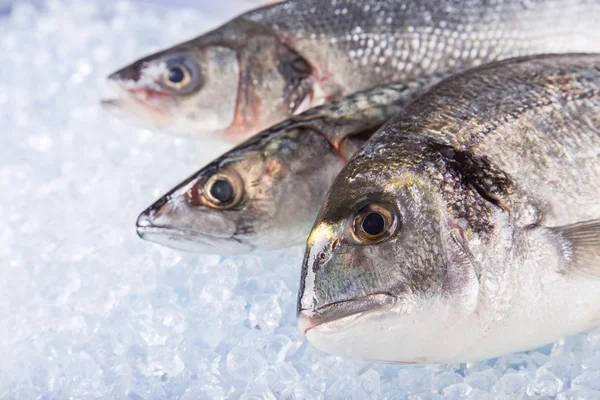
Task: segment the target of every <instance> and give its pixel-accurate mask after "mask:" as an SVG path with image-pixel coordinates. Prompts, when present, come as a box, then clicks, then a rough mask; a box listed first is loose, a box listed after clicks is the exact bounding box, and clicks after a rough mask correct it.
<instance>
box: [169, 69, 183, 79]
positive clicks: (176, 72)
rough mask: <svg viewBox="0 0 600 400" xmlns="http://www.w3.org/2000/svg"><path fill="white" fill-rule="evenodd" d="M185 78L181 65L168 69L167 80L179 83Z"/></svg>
mask: <svg viewBox="0 0 600 400" xmlns="http://www.w3.org/2000/svg"><path fill="white" fill-rule="evenodd" d="M183 78H185V73H184V72H183V69H181V67H172V68H171V69H170V70H169V80H170V81H171V82H173V83H181V82H182V81H183Z"/></svg>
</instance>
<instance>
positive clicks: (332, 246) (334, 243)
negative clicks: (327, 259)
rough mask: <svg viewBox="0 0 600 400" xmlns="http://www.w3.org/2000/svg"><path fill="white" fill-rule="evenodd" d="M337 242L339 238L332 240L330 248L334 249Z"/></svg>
mask: <svg viewBox="0 0 600 400" xmlns="http://www.w3.org/2000/svg"><path fill="white" fill-rule="evenodd" d="M339 242H340V240H339V239H335V240H334V241H333V243H332V244H331V250H335V249H336V247H337V246H338V243H339Z"/></svg>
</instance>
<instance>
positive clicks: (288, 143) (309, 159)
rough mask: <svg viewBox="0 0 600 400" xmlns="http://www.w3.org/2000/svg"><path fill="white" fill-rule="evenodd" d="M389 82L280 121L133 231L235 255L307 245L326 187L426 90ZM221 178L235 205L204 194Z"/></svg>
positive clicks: (175, 192)
mask: <svg viewBox="0 0 600 400" xmlns="http://www.w3.org/2000/svg"><path fill="white" fill-rule="evenodd" d="M428 84H429V81H428V80H425V81H415V82H411V83H410V84H402V83H392V84H389V85H384V86H381V87H376V88H373V89H370V90H368V91H365V92H359V93H355V94H353V95H350V96H347V97H345V98H343V99H341V100H339V101H337V102H332V103H328V104H326V105H323V106H320V107H316V108H313V109H311V110H308V111H306V112H304V113H303V114H300V115H298V116H295V117H293V118H291V119H289V120H286V121H284V122H282V123H280V124H278V125H275V126H274V127H272V128H270V129H268V130H266V131H265V132H262V133H260V134H258V135H256V136H255V137H253V138H251V139H249V140H247V141H246V142H245V143H243V144H241V145H239V146H238V147H236V148H235V149H233V150H231V151H229V152H227V153H225V154H224V155H222V156H221V157H219V158H217V159H216V160H215V161H213V162H211V163H210V164H209V165H207V166H205V167H204V168H202V169H201V170H200V171H198V172H196V173H195V174H194V175H193V176H192V177H190V178H189V179H187V180H186V181H184V182H183V183H181V184H180V185H178V186H177V187H175V188H174V189H172V190H171V191H170V192H169V193H167V194H166V195H165V196H163V197H162V198H161V199H159V200H158V201H157V202H156V203H155V204H153V205H152V206H150V207H149V208H148V209H147V210H146V211H144V212H143V213H142V214H141V215H140V217H139V219H138V222H137V230H138V234H139V235H140V236H141V237H142V238H143V239H146V240H150V241H154V242H157V243H160V244H164V245H167V246H170V247H175V248H179V249H183V250H189V251H196V252H204V253H219V254H235V253H246V252H249V251H254V250H269V249H275V248H280V247H286V246H289V245H292V244H299V243H302V242H304V241H305V240H306V237H307V236H308V233H309V231H310V228H311V226H312V223H313V221H314V218H315V216H316V215H317V213H318V211H319V209H320V207H321V204H322V203H323V199H324V197H325V194H326V193H327V189H328V188H329V186H330V185H331V183H332V182H333V179H334V178H335V176H336V175H337V173H338V172H339V171H340V170H341V168H342V167H343V166H344V165H345V163H346V161H347V160H348V159H349V158H350V157H351V156H352V155H353V154H354V153H355V152H356V151H357V150H358V149H359V148H360V147H362V145H363V144H364V143H365V141H366V140H367V138H368V137H370V135H372V134H373V133H374V132H375V131H376V130H377V129H378V128H379V127H380V126H381V125H383V123H384V122H386V121H387V120H388V119H389V118H391V117H392V116H393V115H395V114H396V113H397V112H398V111H400V110H401V109H402V107H403V106H404V105H405V104H407V103H408V102H410V101H412V100H413V99H414V98H415V97H416V96H418V94H420V93H422V92H423V91H425V90H426V88H427V87H428ZM219 176H220V177H223V178H224V179H227V180H228V181H229V182H230V183H231V185H232V188H233V190H234V191H235V192H239V196H238V200H239V203H236V204H234V205H233V204H232V205H231V206H230V207H225V208H224V207H219V206H215V204H214V202H212V201H211V197H210V195H209V194H208V192H209V191H210V190H211V187H212V186H211V185H213V184H214V183H213V182H214V180H215V177H219Z"/></svg>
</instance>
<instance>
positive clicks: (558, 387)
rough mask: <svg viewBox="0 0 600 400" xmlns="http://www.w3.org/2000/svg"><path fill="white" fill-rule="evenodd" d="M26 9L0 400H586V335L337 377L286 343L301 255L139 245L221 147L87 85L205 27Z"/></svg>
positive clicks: (7, 78)
mask: <svg viewBox="0 0 600 400" xmlns="http://www.w3.org/2000/svg"><path fill="white" fill-rule="evenodd" d="M37 3H40V2H39V1H38V2H37ZM42 3H43V7H36V6H34V5H33V4H32V3H28V2H22V3H19V4H17V5H15V6H13V9H12V12H11V13H10V14H8V15H5V16H0V65H1V66H2V68H1V70H2V74H0V121H1V122H2V131H3V133H2V136H1V137H2V146H0V157H1V158H0V159H1V161H0V189H1V191H2V195H1V196H0V260H1V261H2V263H1V266H0V268H1V273H2V280H0V293H2V297H1V301H0V354H1V355H2V360H1V362H0V398H3V399H4V398H27V399H29V398H44V399H50V398H78V399H95V398H106V399H117V398H123V399H135V400H138V399H151V398H152V399H154V398H161V399H162V398H179V399H205V398H206V399H219V398H229V399H237V398H243V399H274V398H282V399H317V398H344V399H366V398H387V399H405V398H409V399H414V400H416V399H441V398H448V399H459V398H469V399H492V398H506V399H513V398H536V399H545V398H557V399H560V400H567V399H598V398H600V383H599V382H600V332H598V331H596V332H593V333H591V334H588V335H586V334H580V335H575V336H572V337H569V338H566V339H563V340H560V341H558V342H557V343H555V344H553V345H549V346H546V347H544V348H541V349H538V350H537V351H532V352H529V353H519V354H513V355H509V356H506V357H503V358H500V359H495V360H489V361H486V362H481V363H476V364H462V365H444V366H431V367H394V366H383V365H373V364H368V363H360V362H351V361H346V360H343V359H340V358H337V357H333V356H328V355H326V354H323V353H321V352H319V351H317V350H315V349H314V348H312V347H311V346H309V345H308V344H307V342H306V341H305V340H304V338H303V336H302V334H301V333H300V332H299V330H298V329H297V327H296V321H295V306H296V291H297V287H298V282H299V270H298V267H299V263H300V261H301V257H302V251H303V250H302V248H294V249H290V250H285V251H278V252H269V253H263V254H259V255H248V256H240V257H234V258H222V257H218V256H206V255H205V256H198V255H190V254H182V253H179V252H176V251H172V250H169V249H166V248H161V247H158V246H154V245H151V244H149V243H145V242H143V241H141V240H139V239H138V238H137V237H136V234H135V230H134V223H135V219H136V217H137V214H138V213H139V212H140V211H141V210H143V209H144V208H145V207H146V206H147V205H149V204H150V203H151V202H152V201H153V200H154V199H156V198H157V197H158V196H159V195H161V194H162V193H163V192H165V191H166V190H167V189H169V188H170V187H172V186H173V185H174V184H176V183H178V182H179V181H180V180H182V178H184V177H186V176H187V175H189V174H190V173H191V172H193V171H195V170H196V169H198V168H199V167H201V166H202V165H203V164H204V163H206V162H207V161H209V160H210V159H211V158H212V157H214V156H215V155H217V154H219V153H220V152H222V151H223V150H224V145H221V144H218V143H216V142H213V143H207V142H206V141H203V142H197V141H194V140H191V139H183V138H177V139H175V138H172V137H169V136H165V135H160V134H156V133H152V132H150V131H147V130H143V129H138V128H134V127H131V126H129V125H126V124H124V123H122V122H120V121H117V120H115V119H113V118H110V117H108V116H107V115H105V114H104V113H103V111H102V110H101V108H100V107H99V105H98V101H99V99H100V98H101V97H103V96H104V95H105V94H106V92H104V90H105V77H106V75H107V74H108V73H110V72H112V71H114V70H115V69H117V68H119V67H121V66H123V65H125V64H126V63H128V62H130V61H132V60H133V59H134V58H136V57H139V56H142V55H144V54H146V53H148V52H150V51H153V50H156V49H158V48H160V47H164V46H167V45H170V44H172V43H175V42H178V41H181V40H183V39H186V38H189V37H191V36H194V35H195V34H197V33H198V32H200V31H202V30H204V29H208V28H209V27H211V26H214V25H215V24H216V23H218V22H219V21H217V20H214V19H213V20H209V18H208V17H207V16H206V14H200V12H199V11H193V10H181V9H177V10H175V9H173V10H167V11H165V10H164V9H159V8H156V7H154V8H151V7H149V6H141V5H140V4H138V3H128V2H114V3H113V2H106V3H108V4H106V3H105V2H101V1H97V2H92V1H87V0H86V1H82V0H70V1H57V0H48V1H45V2H42ZM207 3H210V2H207ZM99 4H104V5H103V6H100V5H99ZM246 6H247V4H246Z"/></svg>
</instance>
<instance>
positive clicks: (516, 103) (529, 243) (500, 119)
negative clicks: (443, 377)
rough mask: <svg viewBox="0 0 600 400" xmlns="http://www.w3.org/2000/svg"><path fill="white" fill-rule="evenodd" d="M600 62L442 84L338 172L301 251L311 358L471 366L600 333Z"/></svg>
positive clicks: (491, 69)
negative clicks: (314, 350)
mask: <svg viewBox="0 0 600 400" xmlns="http://www.w3.org/2000/svg"><path fill="white" fill-rule="evenodd" d="M599 198H600V55H546V56H537V57H530V58H519V59H514V60H507V61H504V62H497V63H493V64H490V65H486V66H482V67H479V68H476V69H473V70H471V71H467V72H465V73H463V74H460V75H457V76H454V77H451V78H448V79H446V80H444V81H443V82H441V83H440V84H438V85H436V86H435V87H433V88H432V89H431V90H429V91H428V92H427V93H426V94H425V95H423V96H421V97H420V98H419V99H417V100H416V101H415V102H413V103H411V104H409V105H408V106H407V107H406V108H405V110H404V111H403V112H401V113H400V114H399V115H398V116H397V117H394V118H393V119H392V120H391V121H390V122H389V123H387V124H386V125H384V127H382V129H381V130H380V131H378V132H377V133H375V134H374V135H373V136H372V138H371V139H370V140H369V141H368V142H367V143H366V145H365V146H364V148H363V149H362V150H360V151H359V152H357V153H356V155H355V156H354V157H353V158H352V159H351V160H350V161H349V163H348V164H347V165H346V167H344V169H343V170H342V171H341V172H340V174H339V175H338V177H337V178H336V180H335V182H334V183H333V185H332V187H331V190H330V191H329V193H328V195H327V199H326V201H325V203H324V205H323V209H322V210H321V212H320V215H319V216H318V218H317V220H316V222H315V225H314V227H313V230H312V232H311V234H310V237H309V239H308V244H307V250H306V255H305V259H304V264H303V267H302V275H301V288H300V293H299V299H298V317H299V326H300V328H301V329H302V331H303V332H305V333H306V336H307V338H308V340H309V341H310V342H311V343H312V344H314V345H315V346H316V347H318V348H319V349H322V350H324V351H327V352H331V353H334V354H337V355H341V356H347V357H352V358H358V359H365V360H371V361H377V362H386V363H442V362H452V363H453V362H467V361H475V360H480V359H485V358H490V357H496V356H500V355H503V354H505V353H509V352H513V351H519V350H525V349H531V348H535V347H536V346H541V345H543V344H546V343H549V342H551V341H554V340H556V339H558V338H560V337H562V336H564V335H569V334H572V333H575V332H580V331H583V330H586V329H589V328H592V327H594V326H597V325H598V324H600V202H599V201H598V199H599Z"/></svg>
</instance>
